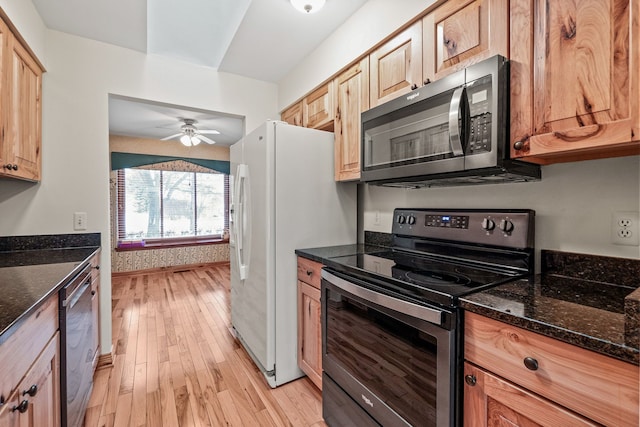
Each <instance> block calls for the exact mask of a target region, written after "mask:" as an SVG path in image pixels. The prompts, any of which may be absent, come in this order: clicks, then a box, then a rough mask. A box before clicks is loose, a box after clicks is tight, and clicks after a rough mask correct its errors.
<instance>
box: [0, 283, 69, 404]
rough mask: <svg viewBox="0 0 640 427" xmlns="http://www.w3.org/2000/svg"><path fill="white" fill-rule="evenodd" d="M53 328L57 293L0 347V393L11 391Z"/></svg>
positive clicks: (55, 322)
mask: <svg viewBox="0 0 640 427" xmlns="http://www.w3.org/2000/svg"><path fill="white" fill-rule="evenodd" d="M57 329H58V294H55V295H52V296H51V297H49V299H48V300H47V301H46V302H45V303H44V304H43V305H42V306H40V307H39V308H38V309H37V310H36V311H35V312H34V313H32V314H31V316H29V317H28V318H27V319H26V320H25V321H24V322H23V323H22V325H20V327H19V328H18V330H16V331H15V332H14V333H13V335H11V336H10V337H9V339H8V340H7V341H6V342H5V343H4V344H2V347H0V366H2V369H0V395H2V396H5V397H7V396H9V395H10V394H11V392H12V391H13V390H14V389H15V387H16V386H17V385H18V383H19V382H20V380H21V379H22V378H23V377H24V375H25V374H26V373H27V370H28V369H29V367H30V366H31V364H32V363H33V362H34V360H36V358H37V357H38V355H39V354H40V353H41V352H42V350H43V349H44V347H45V346H46V345H47V343H48V342H49V340H50V339H51V337H52V336H53V335H54V334H55V333H56V330H57Z"/></svg>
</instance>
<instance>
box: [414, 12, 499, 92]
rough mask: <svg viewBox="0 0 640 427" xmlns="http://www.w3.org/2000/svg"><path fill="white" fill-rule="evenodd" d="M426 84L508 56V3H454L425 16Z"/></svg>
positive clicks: (424, 58)
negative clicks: (485, 60)
mask: <svg viewBox="0 0 640 427" xmlns="http://www.w3.org/2000/svg"><path fill="white" fill-rule="evenodd" d="M422 25H423V52H424V57H423V61H424V63H423V66H424V79H423V80H424V81H425V82H426V81H427V79H428V80H437V79H440V78H442V77H444V76H446V75H447V74H450V73H452V72H455V71H458V70H461V69H463V68H465V67H467V66H469V65H471V64H474V63H476V62H479V61H482V60H483V59H487V58H489V57H491V56H494V55H498V54H499V55H502V56H504V57H507V58H508V57H509V2H508V1H507V0H475V1H470V0H454V1H448V2H446V3H444V4H443V5H442V6H440V7H438V8H437V9H435V10H434V11H433V12H431V13H429V14H428V15H427V16H425V17H424V19H423V21H422Z"/></svg>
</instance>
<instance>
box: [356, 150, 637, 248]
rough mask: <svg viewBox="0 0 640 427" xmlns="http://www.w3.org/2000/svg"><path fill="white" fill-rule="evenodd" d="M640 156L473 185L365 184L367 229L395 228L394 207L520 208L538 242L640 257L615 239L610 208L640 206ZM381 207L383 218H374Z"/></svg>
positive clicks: (547, 168) (554, 167)
mask: <svg viewBox="0 0 640 427" xmlns="http://www.w3.org/2000/svg"><path fill="white" fill-rule="evenodd" d="M639 189H640V157H638V156H632V157H623V158H617V159H603V160H591V161H585V162H575V163H566V164H557V165H550V166H543V168H542V180H541V181H538V182H531V183H518V184H493V185H478V186H471V187H446V188H424V189H417V190H416V189H397V188H386V187H377V186H365V195H364V200H365V201H364V206H363V207H361V208H362V209H363V210H364V229H365V230H368V231H379V232H384V233H390V232H391V224H392V220H393V209H394V208H396V207H400V208H402V207H404V208H410V207H411V208H413V207H415V208H505V209H507V208H514V209H516V208H519V209H533V210H535V211H536V239H535V244H536V248H537V249H538V250H539V249H556V250H561V251H566V252H579V253H589V254H596V255H607V256H617V257H626V258H640V248H639V247H638V246H619V245H614V244H612V243H611V214H612V213H613V212H617V211H638V210H640V190H639ZM376 212H378V213H379V217H380V223H379V224H376V223H375V216H376Z"/></svg>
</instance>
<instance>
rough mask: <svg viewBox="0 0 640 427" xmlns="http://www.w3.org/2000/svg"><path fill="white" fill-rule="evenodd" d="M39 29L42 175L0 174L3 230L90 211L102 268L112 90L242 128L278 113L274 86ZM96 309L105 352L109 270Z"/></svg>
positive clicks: (56, 224) (35, 230)
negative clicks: (241, 120)
mask: <svg viewBox="0 0 640 427" xmlns="http://www.w3.org/2000/svg"><path fill="white" fill-rule="evenodd" d="M20 1H24V0H20ZM8 3H12V4H13V3H14V2H13V1H12V2H8ZM2 5H3V7H4V3H3V4H2ZM6 10H7V11H8V10H9V9H8V8H7V9H6ZM16 10H18V8H16ZM27 15H28V14H27ZM9 17H10V19H12V21H14V23H15V24H16V25H18V23H19V22H25V25H27V27H25V28H24V29H23V28H20V27H19V28H18V29H19V30H20V31H21V32H23V33H25V34H26V33H30V32H33V33H38V32H39V31H37V30H38V29H37V28H36V29H32V28H31V27H28V26H29V25H34V24H33V23H34V22H35V20H34V19H32V18H33V17H31V18H29V17H28V16H27V17H25V18H24V19H23V17H22V16H12V15H9ZM45 32H46V37H45V38H46V44H45V53H46V58H47V60H46V63H45V66H46V68H47V73H46V74H45V75H44V78H43V97H42V98H43V114H42V115H43V132H42V134H43V137H42V139H43V142H42V166H43V171H42V181H41V183H39V184H30V183H23V182H19V181H15V182H14V181H12V180H3V181H0V218H2V219H1V221H0V235H5V236H11V235H33V234H65V233H74V231H73V227H72V225H73V221H72V215H73V212H76V211H82V212H87V218H88V221H87V224H88V230H87V232H101V233H102V246H103V248H104V249H105V250H103V251H102V260H101V263H102V266H103V270H102V271H103V272H109V271H110V266H111V259H110V251H109V250H108V248H109V156H108V154H109V129H108V126H109V124H108V94H109V93H113V94H118V95H124V96H129V97H135V98H142V99H148V100H153V101H159V102H164V103H170V104H177V105H182V106H189V107H195V108H200V109H205V110H212V111H221V112H225V113H231V114H237V115H244V116H246V127H247V130H252V129H253V128H255V127H257V126H258V125H259V124H260V123H261V122H262V121H264V120H265V119H267V118H274V117H277V114H278V111H277V105H276V104H277V101H276V100H277V87H276V85H274V84H270V83H265V82H260V81H257V80H252V79H247V78H244V77H239V76H235V75H231V74H226V73H218V72H216V71H215V70H213V69H211V68H206V67H199V66H193V65H189V64H187V63H182V62H178V61H174V60H169V59H164V58H161V57H158V56H150V55H144V54H142V53H139V52H136V51H133V50H128V49H123V48H119V47H115V46H111V45H107V44H104V43H100V42H95V41H92V40H87V39H82V38H79V37H75V36H71V35H67V34H63V33H60V32H56V31H49V30H46V31H45ZM34 39H35V38H34ZM39 54H40V52H39ZM100 307H101V320H102V322H101V324H102V325H103V328H102V331H101V343H102V348H103V352H106V351H108V350H109V349H110V348H111V278H110V275H109V274H108V273H107V274H103V276H102V291H101V297H100Z"/></svg>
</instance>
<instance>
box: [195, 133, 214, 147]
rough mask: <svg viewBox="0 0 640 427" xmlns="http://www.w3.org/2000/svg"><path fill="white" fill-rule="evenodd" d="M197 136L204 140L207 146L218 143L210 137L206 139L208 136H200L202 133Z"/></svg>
mask: <svg viewBox="0 0 640 427" xmlns="http://www.w3.org/2000/svg"><path fill="white" fill-rule="evenodd" d="M197 136H198V138H200V139H201V140H203V141H204V142H206V143H207V144H215V143H216V142H215V141H214V140H213V139H211V138H209V137H206V136H204V135H202V134H200V133H198V135H197Z"/></svg>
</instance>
